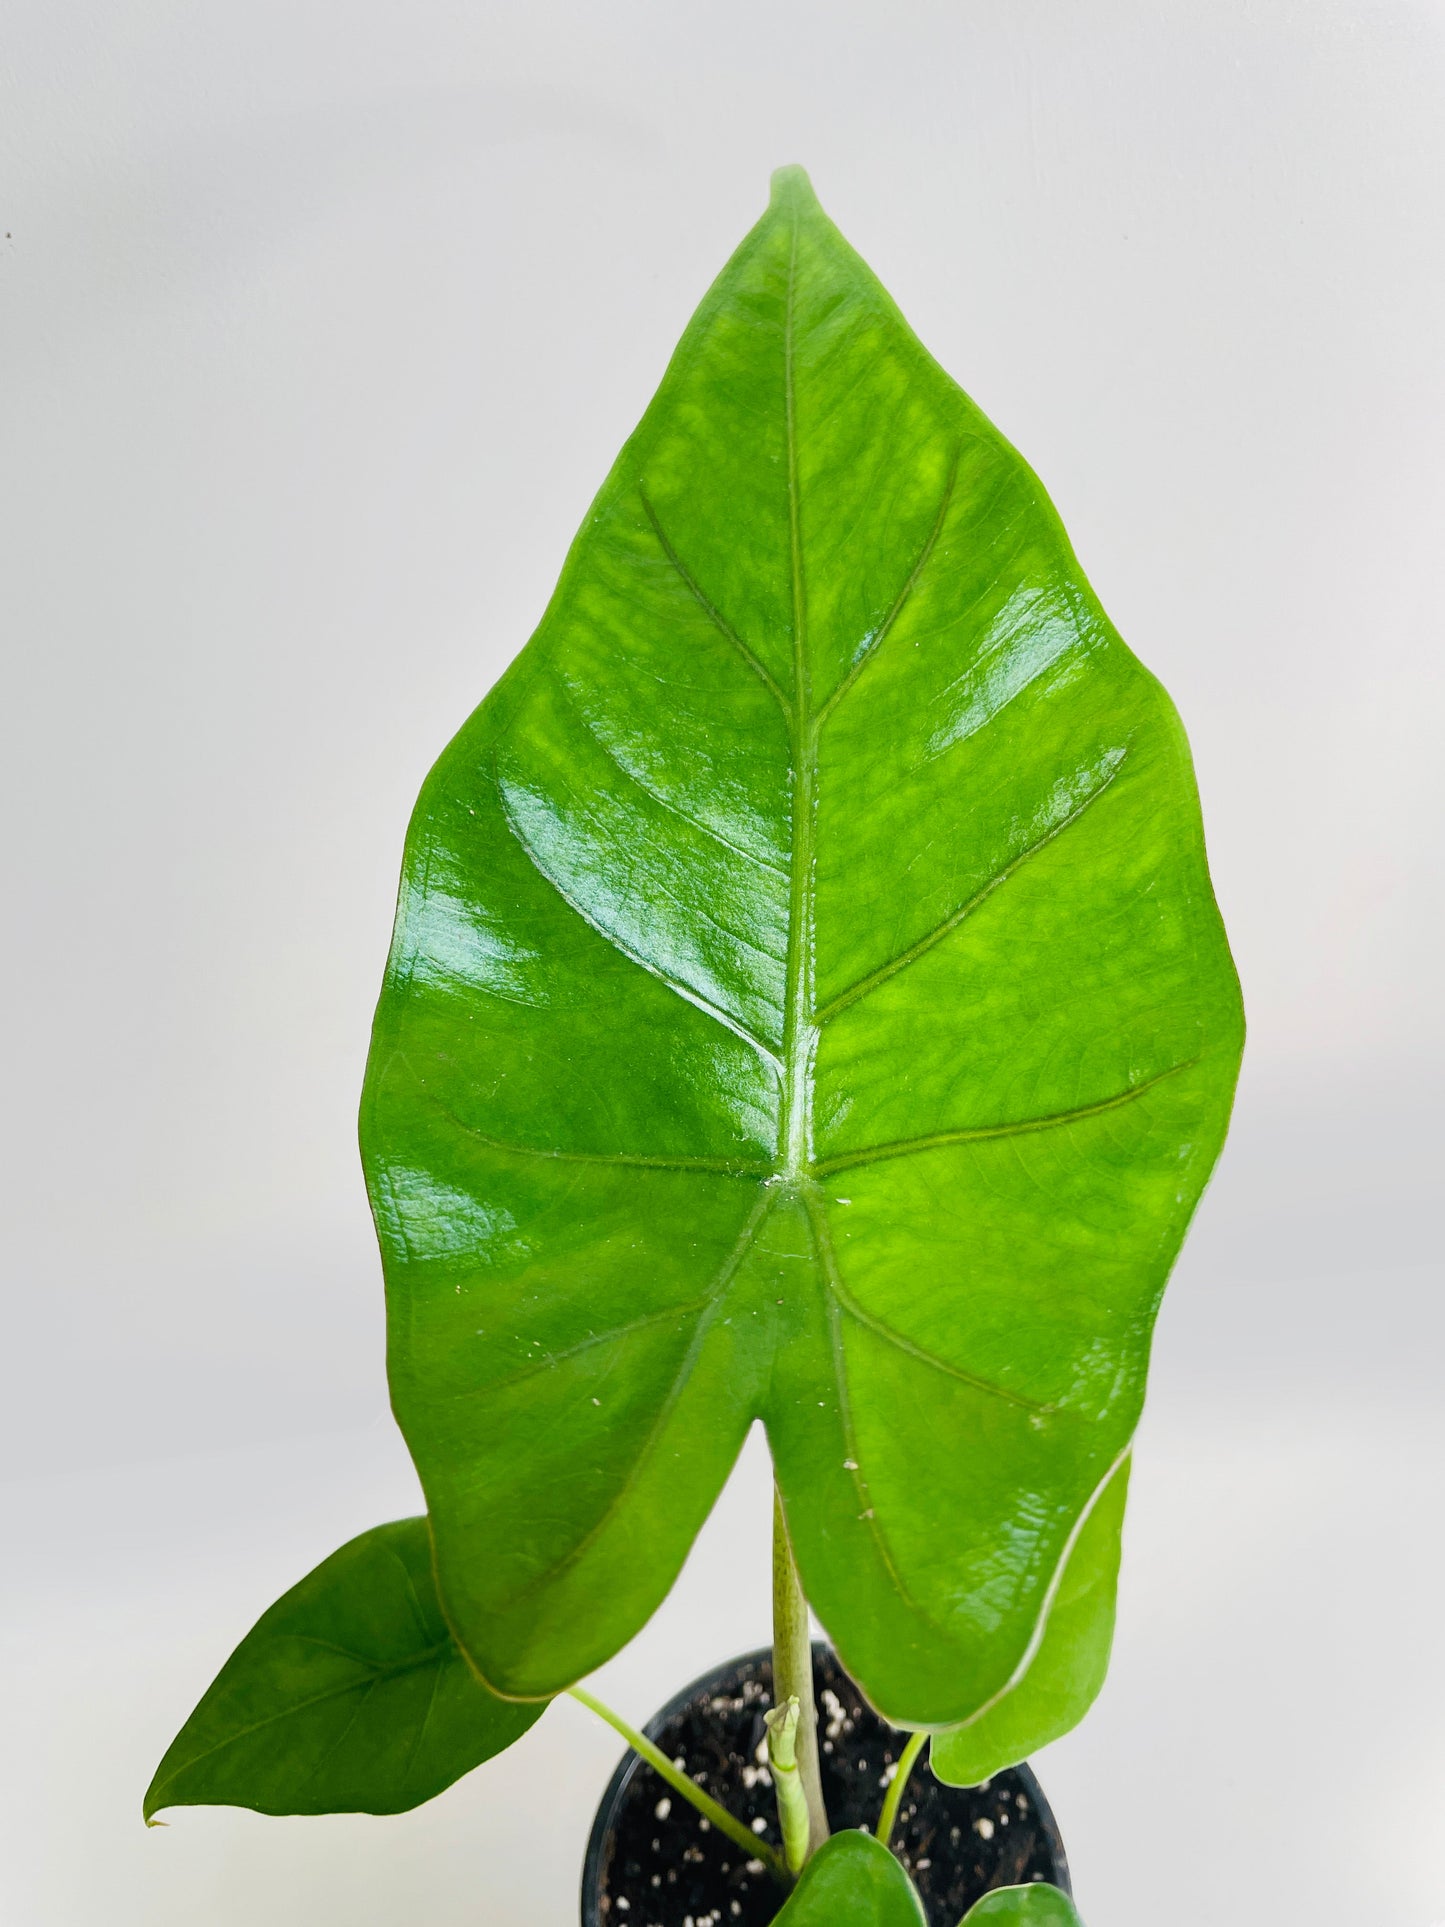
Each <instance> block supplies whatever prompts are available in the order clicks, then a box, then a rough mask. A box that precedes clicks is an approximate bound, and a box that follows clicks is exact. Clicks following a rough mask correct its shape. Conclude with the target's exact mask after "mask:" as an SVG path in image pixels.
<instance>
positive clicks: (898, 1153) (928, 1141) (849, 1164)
mask: <svg viewBox="0 0 1445 1927" xmlns="http://www.w3.org/2000/svg"><path fill="white" fill-rule="evenodd" d="M1198 1061H1199V1060H1198V1058H1195V1057H1190V1058H1186V1060H1185V1061H1184V1062H1183V1063H1182V1064H1171V1065H1170V1066H1169V1068H1168V1069H1167V1070H1163V1071H1158V1072H1156V1073H1155V1075H1154V1076H1153V1077H1146V1078H1145V1079H1144V1080H1143V1081H1142V1082H1141V1083H1138V1084H1130V1085H1129V1086H1128V1088H1127V1089H1126V1090H1122V1091H1116V1092H1115V1094H1114V1095H1113V1096H1112V1097H1103V1098H1100V1099H1099V1101H1098V1102H1097V1103H1096V1104H1080V1105H1079V1106H1077V1108H1076V1109H1074V1110H1072V1111H1053V1112H1051V1113H1050V1114H1049V1115H1048V1116H1046V1117H1021V1118H1016V1119H1013V1120H1011V1121H1010V1122H1008V1123H1006V1124H978V1125H972V1126H969V1127H967V1128H966V1129H963V1130H959V1131H934V1132H932V1133H931V1134H930V1135H929V1136H927V1137H906V1138H898V1139H896V1140H895V1141H894V1142H893V1143H891V1144H872V1145H869V1146H868V1148H867V1149H866V1150H862V1151H841V1152H839V1154H838V1155H837V1156H836V1157H831V1158H820V1159H819V1160H818V1162H817V1163H816V1164H815V1165H814V1166H813V1172H814V1175H815V1176H817V1177H820V1178H826V1177H831V1176H832V1175H833V1174H834V1173H835V1172H837V1171H851V1170H852V1169H853V1168H854V1166H855V1165H860V1164H881V1163H883V1162H884V1161H885V1160H886V1159H888V1158H908V1157H915V1156H916V1155H917V1154H918V1153H919V1152H921V1151H935V1150H939V1149H941V1148H942V1147H944V1146H947V1145H951V1144H983V1143H985V1142H987V1141H988V1140H989V1139H991V1138H1002V1137H1025V1136H1027V1135H1028V1134H1029V1133H1030V1132H1033V1131H1056V1130H1060V1129H1062V1128H1063V1127H1064V1126H1065V1125H1068V1124H1081V1123H1082V1122H1083V1121H1084V1120H1085V1119H1086V1118H1090V1117H1102V1116H1103V1115H1104V1113H1105V1112H1106V1111H1117V1110H1121V1109H1122V1108H1123V1107H1124V1106H1125V1105H1126V1104H1132V1103H1133V1102H1134V1101H1135V1099H1136V1098H1140V1097H1142V1096H1143V1095H1144V1093H1145V1092H1146V1091H1152V1090H1153V1088H1154V1086H1155V1085H1156V1084H1162V1083H1163V1082H1164V1080H1165V1078H1166V1077H1177V1076H1178V1074H1179V1072H1180V1071H1187V1070H1189V1069H1190V1068H1191V1066H1192V1065H1194V1064H1196V1063H1198Z"/></svg>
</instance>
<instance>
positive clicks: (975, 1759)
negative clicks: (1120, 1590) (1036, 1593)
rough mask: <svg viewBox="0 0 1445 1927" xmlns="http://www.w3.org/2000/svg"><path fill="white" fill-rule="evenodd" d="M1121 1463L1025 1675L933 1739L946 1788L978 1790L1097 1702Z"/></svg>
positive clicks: (1081, 1540)
mask: <svg viewBox="0 0 1445 1927" xmlns="http://www.w3.org/2000/svg"><path fill="white" fill-rule="evenodd" d="M1128 1489H1129V1461H1128V1460H1127V1459H1126V1460H1125V1461H1124V1463H1123V1464H1122V1465H1121V1466H1120V1467H1119V1469H1118V1471H1117V1472H1115V1473H1114V1475H1113V1476H1112V1477H1111V1479H1110V1480H1109V1483H1108V1484H1107V1485H1106V1486H1105V1487H1104V1489H1103V1491H1102V1492H1101V1493H1100V1494H1099V1497H1098V1500H1097V1501H1096V1503H1095V1504H1094V1506H1093V1508H1092V1510H1091V1511H1090V1512H1089V1515H1088V1517H1087V1518H1086V1519H1085V1520H1084V1522H1083V1525H1082V1526H1081V1527H1080V1530H1079V1536H1078V1539H1077V1540H1076V1542H1075V1544H1074V1548H1073V1550H1072V1552H1071V1553H1070V1554H1069V1557H1068V1562H1067V1564H1066V1565H1065V1567H1064V1570H1063V1574H1062V1577H1061V1578H1060V1581H1059V1590H1058V1592H1057V1593H1056V1595H1055V1597H1054V1601H1053V1604H1052V1605H1051V1606H1050V1608H1049V1613H1048V1617H1047V1618H1046V1619H1045V1621H1044V1623H1043V1626H1042V1628H1041V1631H1040V1636H1039V1643H1038V1649H1037V1651H1036V1652H1035V1653H1034V1654H1033V1656H1032V1657H1031V1658H1030V1660H1029V1662H1028V1667H1027V1670H1026V1671H1025V1672H1024V1674H1023V1676H1022V1677H1021V1678H1020V1680H1019V1681H1018V1683H1017V1685H1015V1686H1011V1687H1010V1688H1009V1689H1008V1691H1007V1692H1005V1693H1004V1694H1003V1696H1002V1697H1001V1698H1000V1699H998V1700H996V1701H995V1702H994V1703H993V1705H991V1706H989V1707H987V1708H985V1709H984V1710H983V1711H982V1712H980V1713H977V1714H975V1715H974V1717H973V1719H971V1720H970V1721H969V1722H968V1724H967V1725H966V1726H951V1727H948V1728H946V1729H945V1731H943V1732H942V1733H935V1734H934V1736H933V1739H932V1741H931V1742H930V1744H929V1750H928V1758H929V1762H930V1764H931V1765H932V1767H933V1771H934V1772H935V1773H936V1774H937V1775H938V1777H939V1779H940V1780H946V1781H947V1782H948V1784H949V1785H950V1786H981V1785H982V1784H983V1782H984V1781H985V1780H988V1779H991V1778H992V1777H993V1775H994V1774H995V1773H998V1772H1000V1771H1001V1770H1002V1769H1003V1768H1004V1767H1006V1766H1017V1765H1018V1763H1019V1761H1020V1760H1026V1759H1027V1758H1028V1756H1029V1755H1030V1753H1032V1752H1034V1751H1035V1750H1036V1749H1037V1748H1038V1747H1041V1746H1045V1745H1047V1743H1048V1742H1049V1741H1050V1740H1056V1739H1058V1738H1059V1736H1060V1734H1063V1733H1067V1732H1068V1731H1069V1729H1070V1728H1071V1727H1073V1726H1076V1725H1077V1724H1078V1722H1079V1721H1080V1720H1081V1719H1082V1718H1083V1717H1084V1715H1085V1713H1087V1712H1088V1710H1089V1708H1090V1707H1091V1706H1092V1705H1093V1703H1094V1701H1095V1700H1096V1699H1097V1698H1098V1694H1099V1688H1100V1687H1101V1686H1102V1685H1103V1684H1104V1675H1105V1673H1107V1671H1108V1670H1109V1648H1110V1647H1111V1646H1112V1644H1113V1642H1114V1594H1115V1591H1116V1589H1117V1586H1118V1580H1119V1537H1120V1534H1121V1532H1122V1530H1123V1526H1124V1499H1125V1495H1126V1494H1127V1492H1128Z"/></svg>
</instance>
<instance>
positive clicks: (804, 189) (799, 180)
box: [770, 166, 818, 213]
mask: <svg viewBox="0 0 1445 1927" xmlns="http://www.w3.org/2000/svg"><path fill="white" fill-rule="evenodd" d="M770 205H771V206H772V207H774V208H777V209H778V210H779V211H784V210H787V211H792V212H795V213H806V212H808V211H809V210H810V209H813V208H816V207H817V205H818V197H817V195H816V194H815V193H814V192H813V183H812V182H811V181H810V180H809V179H808V170H807V169H806V168H805V167H796V166H793V167H777V168H774V170H773V180H772V199H771V202H770Z"/></svg>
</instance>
